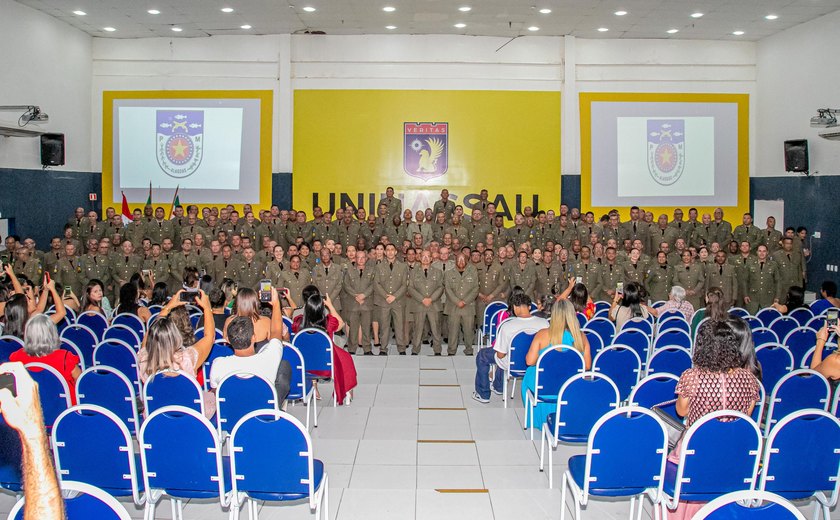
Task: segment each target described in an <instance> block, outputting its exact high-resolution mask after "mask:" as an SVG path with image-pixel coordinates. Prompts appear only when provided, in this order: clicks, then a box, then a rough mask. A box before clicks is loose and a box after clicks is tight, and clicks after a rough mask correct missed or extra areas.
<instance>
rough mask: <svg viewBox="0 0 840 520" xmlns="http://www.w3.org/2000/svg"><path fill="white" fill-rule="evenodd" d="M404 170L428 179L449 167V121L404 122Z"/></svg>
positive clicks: (437, 175) (440, 173) (441, 173)
mask: <svg viewBox="0 0 840 520" xmlns="http://www.w3.org/2000/svg"><path fill="white" fill-rule="evenodd" d="M403 136H404V141H405V144H404V146H403V170H405V173H407V174H408V175H411V176H412V177H417V178H419V179H423V180H424V181H427V180H429V179H434V178H436V177H440V176H442V175H443V174H445V173H446V170H448V169H449V123H404V124H403Z"/></svg>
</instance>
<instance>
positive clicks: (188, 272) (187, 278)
mask: <svg viewBox="0 0 840 520" xmlns="http://www.w3.org/2000/svg"><path fill="white" fill-rule="evenodd" d="M183 288H184V289H190V290H198V289H201V274H200V273H199V272H198V269H196V268H195V267H186V268H184V287H183ZM207 294H210V292H209V291H207Z"/></svg>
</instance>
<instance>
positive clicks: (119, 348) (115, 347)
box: [93, 339, 140, 395]
mask: <svg viewBox="0 0 840 520" xmlns="http://www.w3.org/2000/svg"><path fill="white" fill-rule="evenodd" d="M93 364H94V366H97V365H105V366H106V367H111V368H115V369H117V370H119V371H120V372H122V375H124V376H125V377H126V378H128V380H129V381H131V383H132V384H133V385H134V390H135V391H136V392H137V394H138V395H139V394H140V372H139V366H138V362H137V352H136V351H135V350H134V349H133V348H132V347H130V346H129V345H128V344H126V343H125V342H124V341H120V340H117V339H107V340H105V341H103V342H102V343H100V344H99V345H97V346H96V349H95V350H94V351H93Z"/></svg>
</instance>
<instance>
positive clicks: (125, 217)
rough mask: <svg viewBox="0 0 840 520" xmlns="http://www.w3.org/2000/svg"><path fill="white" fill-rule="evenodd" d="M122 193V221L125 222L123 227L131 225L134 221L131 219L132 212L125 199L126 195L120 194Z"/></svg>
mask: <svg viewBox="0 0 840 520" xmlns="http://www.w3.org/2000/svg"><path fill="white" fill-rule="evenodd" d="M120 193H122V199H123V200H122V221H123V226H127V225H128V223H129V222H131V220H132V217H131V210H130V209H128V201H127V200H126V199H125V193H124V192H120Z"/></svg>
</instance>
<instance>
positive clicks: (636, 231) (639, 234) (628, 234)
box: [621, 220, 650, 244]
mask: <svg viewBox="0 0 840 520" xmlns="http://www.w3.org/2000/svg"><path fill="white" fill-rule="evenodd" d="M649 232H650V226H648V225H647V224H646V223H644V222H642V221H641V220H639V221H636V222H633V221H630V222H625V223H623V224H622V225H621V240H627V239H628V238H629V239H630V240H631V241H633V240H641V241H642V244H647V243H648V233H649Z"/></svg>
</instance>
